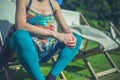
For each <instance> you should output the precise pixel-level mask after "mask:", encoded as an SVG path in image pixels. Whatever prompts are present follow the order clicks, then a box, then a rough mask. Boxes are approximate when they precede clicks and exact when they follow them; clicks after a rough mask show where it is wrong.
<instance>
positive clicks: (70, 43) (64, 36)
mask: <svg viewBox="0 0 120 80" xmlns="http://www.w3.org/2000/svg"><path fill="white" fill-rule="evenodd" d="M55 38H56V39H58V40H59V41H60V42H63V43H64V44H65V45H66V46H67V47H69V48H74V47H75V46H76V38H75V37H74V35H73V34H72V33H57V34H56V36H55Z"/></svg>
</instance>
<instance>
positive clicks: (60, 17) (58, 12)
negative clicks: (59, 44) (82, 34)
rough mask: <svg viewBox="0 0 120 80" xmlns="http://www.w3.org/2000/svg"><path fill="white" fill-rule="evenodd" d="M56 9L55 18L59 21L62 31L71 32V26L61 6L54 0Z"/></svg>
mask: <svg viewBox="0 0 120 80" xmlns="http://www.w3.org/2000/svg"><path fill="white" fill-rule="evenodd" d="M54 9H55V19H56V21H57V23H58V24H59V25H60V27H61V29H62V31H63V32H64V33H71V30H70V28H69V27H68V25H67V23H66V22H65V20H64V18H63V15H62V12H61V8H60V6H59V4H58V3H57V2H56V1H54Z"/></svg>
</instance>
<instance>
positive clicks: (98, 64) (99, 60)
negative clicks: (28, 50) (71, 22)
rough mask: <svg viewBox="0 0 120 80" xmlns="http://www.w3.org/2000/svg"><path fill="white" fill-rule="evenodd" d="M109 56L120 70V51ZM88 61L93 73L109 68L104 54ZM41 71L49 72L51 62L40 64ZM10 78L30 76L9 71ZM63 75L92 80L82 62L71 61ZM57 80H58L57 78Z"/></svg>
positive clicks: (109, 78)
mask: <svg viewBox="0 0 120 80" xmlns="http://www.w3.org/2000/svg"><path fill="white" fill-rule="evenodd" d="M95 46H97V45H96V44H94V43H93V42H90V43H89V46H88V48H89V49H90V48H93V47H95ZM110 56H111V57H112V59H113V60H114V61H115V63H116V64H117V66H118V67H119V69H120V50H118V51H112V52H110ZM87 59H88V61H89V62H90V63H91V65H92V67H93V68H94V70H95V72H99V71H103V70H106V69H110V68H111V66H110V64H109V63H108V61H107V60H106V58H105V56H104V54H102V53H100V54H97V55H94V56H89V57H87ZM41 66H42V67H41V70H42V72H43V74H44V75H47V73H48V72H49V71H50V69H51V66H52V61H51V60H50V61H49V62H48V63H45V64H41ZM9 73H10V76H11V79H12V80H31V79H30V76H29V75H28V74H27V73H26V72H25V70H24V69H20V70H9ZM64 74H65V76H66V78H67V80H93V79H92V78H91V74H90V73H89V71H88V69H87V68H86V66H85V64H84V62H83V60H82V59H81V58H79V59H73V61H72V62H71V63H70V64H69V65H68V66H67V67H66V68H65V70H64ZM0 78H1V79H0V80H6V79H5V78H4V74H3V73H0ZM99 79H100V80H120V73H112V74H109V75H106V76H103V77H101V78H99ZM57 80H60V78H59V77H58V78H57Z"/></svg>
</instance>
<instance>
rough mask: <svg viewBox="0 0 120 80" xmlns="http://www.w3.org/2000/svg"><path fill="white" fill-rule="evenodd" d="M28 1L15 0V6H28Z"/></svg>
mask: <svg viewBox="0 0 120 80" xmlns="http://www.w3.org/2000/svg"><path fill="white" fill-rule="evenodd" d="M29 2H30V0H16V4H17V5H19V4H21V5H28V4H29Z"/></svg>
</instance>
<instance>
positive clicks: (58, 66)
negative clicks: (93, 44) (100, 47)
mask: <svg viewBox="0 0 120 80" xmlns="http://www.w3.org/2000/svg"><path fill="white" fill-rule="evenodd" d="M74 36H75V37H76V38H77V43H76V47H75V48H73V49H70V48H68V47H66V46H62V48H61V49H62V50H61V52H60V53H59V56H58V59H57V61H56V62H55V64H54V65H53V67H52V69H51V71H50V72H49V73H50V74H52V75H54V76H56V77H57V76H58V75H59V74H60V72H61V71H62V70H63V69H64V68H65V67H66V65H67V64H68V63H69V62H70V61H71V60H72V59H73V57H74V56H75V54H76V53H77V51H78V50H79V48H80V45H81V42H82V39H81V37H80V36H79V35H77V34H74ZM61 45H63V44H61ZM9 47H10V49H11V50H12V51H16V54H17V58H18V60H19V62H20V63H21V64H22V66H23V67H24V68H25V69H26V70H27V72H28V73H29V74H30V75H31V76H32V78H33V79H34V80H45V79H44V76H43V75H42V72H41V70H40V62H39V57H38V53H37V50H36V48H35V46H34V43H33V40H32V38H31V36H30V34H29V33H28V32H27V31H25V30H17V31H15V32H14V33H13V35H12V36H11V38H10V41H9Z"/></svg>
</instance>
